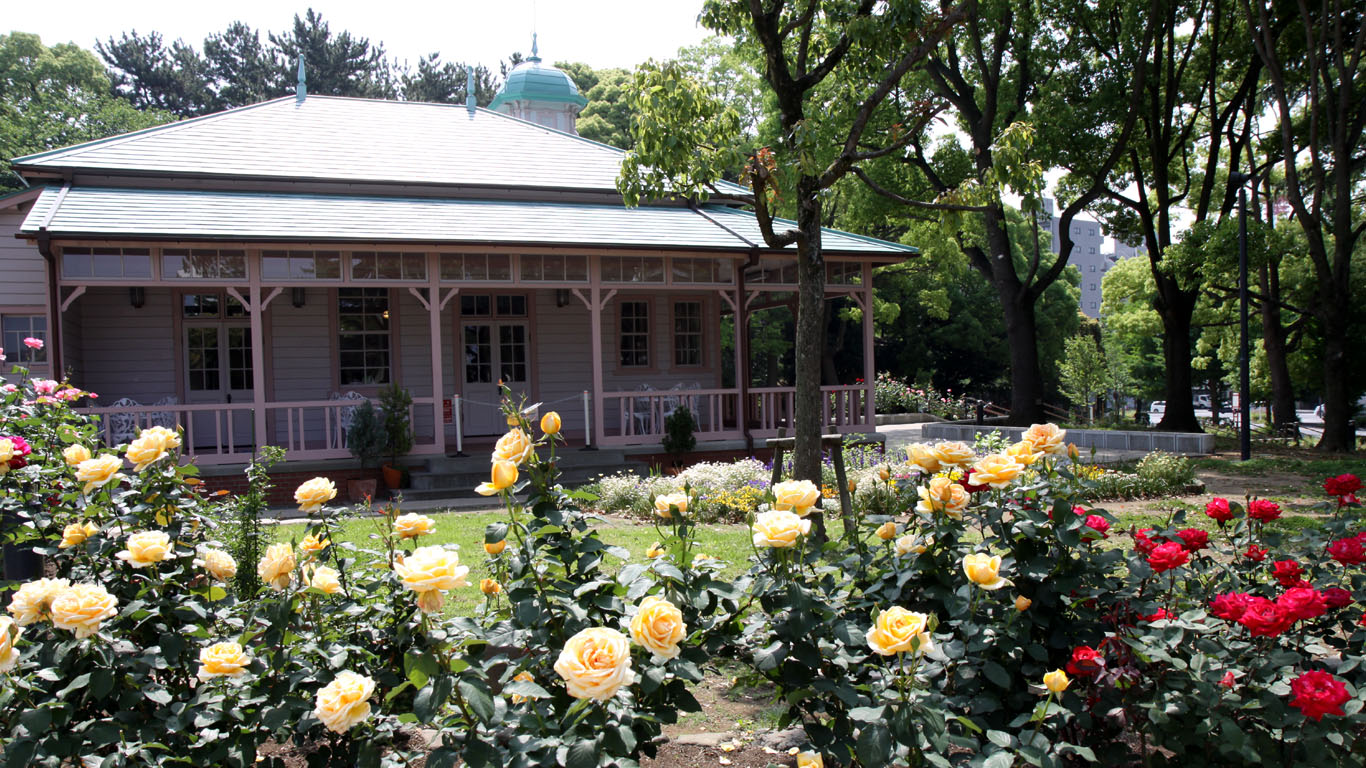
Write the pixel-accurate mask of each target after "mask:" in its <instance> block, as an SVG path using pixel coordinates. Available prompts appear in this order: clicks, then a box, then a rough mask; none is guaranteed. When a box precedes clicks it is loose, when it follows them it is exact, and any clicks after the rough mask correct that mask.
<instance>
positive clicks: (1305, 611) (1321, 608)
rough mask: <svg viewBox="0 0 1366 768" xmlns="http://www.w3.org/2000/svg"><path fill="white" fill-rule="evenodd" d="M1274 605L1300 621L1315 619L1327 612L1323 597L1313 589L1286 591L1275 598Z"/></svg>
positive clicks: (1303, 588) (1296, 588) (1300, 588)
mask: <svg viewBox="0 0 1366 768" xmlns="http://www.w3.org/2000/svg"><path fill="white" fill-rule="evenodd" d="M1276 605H1278V606H1280V608H1281V610H1283V611H1285V612H1286V613H1287V614H1289V615H1290V616H1293V617H1294V618H1295V619H1297V620H1300V621H1308V620H1309V619H1316V618H1318V617H1320V616H1322V615H1323V614H1324V613H1326V612H1327V611H1328V604H1327V602H1326V601H1325V600H1324V599H1323V595H1322V594H1321V593H1320V592H1319V591H1318V590H1317V589H1314V588H1313V587H1295V588H1294V589H1287V590H1286V591H1285V593H1284V594H1282V595H1281V596H1280V597H1278V598H1276Z"/></svg>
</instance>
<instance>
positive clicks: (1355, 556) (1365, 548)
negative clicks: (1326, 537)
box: [1328, 536, 1366, 565]
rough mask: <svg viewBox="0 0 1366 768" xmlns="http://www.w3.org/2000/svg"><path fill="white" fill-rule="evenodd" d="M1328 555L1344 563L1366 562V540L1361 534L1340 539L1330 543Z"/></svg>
mask: <svg viewBox="0 0 1366 768" xmlns="http://www.w3.org/2000/svg"><path fill="white" fill-rule="evenodd" d="M1328 556H1329V557H1331V558H1333V559H1334V560H1336V561H1338V562H1339V563H1342V564H1343V565H1361V564H1362V563H1366V542H1363V541H1362V540H1361V537H1360V536H1353V537H1352V538H1350V539H1338V540H1337V541H1335V542H1333V543H1332V544H1329V545H1328Z"/></svg>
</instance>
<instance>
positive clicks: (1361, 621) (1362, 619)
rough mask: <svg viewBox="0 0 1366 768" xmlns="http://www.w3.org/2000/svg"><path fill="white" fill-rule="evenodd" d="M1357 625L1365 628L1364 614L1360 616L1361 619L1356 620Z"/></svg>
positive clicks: (1365, 615)
mask: <svg viewBox="0 0 1366 768" xmlns="http://www.w3.org/2000/svg"><path fill="white" fill-rule="evenodd" d="M1357 623H1358V624H1360V625H1361V626H1363V627H1366V613H1363V614H1361V618H1359V619H1357Z"/></svg>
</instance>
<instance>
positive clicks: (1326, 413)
mask: <svg viewBox="0 0 1366 768" xmlns="http://www.w3.org/2000/svg"><path fill="white" fill-rule="evenodd" d="M1333 310H1336V307H1334V308H1331V309H1329V310H1328V311H1327V312H1325V313H1324V314H1325V315H1327V317H1324V318H1323V320H1324V323H1323V437H1322V438H1320V439H1319V444H1318V446H1317V447H1318V449H1319V450H1321V451H1333V452H1336V453H1351V452H1352V451H1353V450H1355V449H1356V439H1357V438H1356V430H1355V429H1353V425H1352V424H1351V423H1349V422H1351V421H1352V417H1353V416H1354V415H1355V414H1354V411H1355V410H1356V409H1355V408H1353V407H1352V405H1353V404H1352V393H1351V389H1350V388H1349V387H1348V386H1347V373H1348V371H1347V360H1348V356H1347V324H1346V323H1345V322H1341V320H1340V319H1339V318H1341V317H1343V315H1344V314H1345V313H1343V314H1339V313H1337V312H1335V311H1333Z"/></svg>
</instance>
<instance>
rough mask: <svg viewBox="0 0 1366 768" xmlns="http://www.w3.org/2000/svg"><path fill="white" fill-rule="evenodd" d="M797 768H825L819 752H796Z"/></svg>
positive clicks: (823, 759)
mask: <svg viewBox="0 0 1366 768" xmlns="http://www.w3.org/2000/svg"><path fill="white" fill-rule="evenodd" d="M797 768H825V758H823V757H821V753H819V752H798V753H797Z"/></svg>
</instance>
